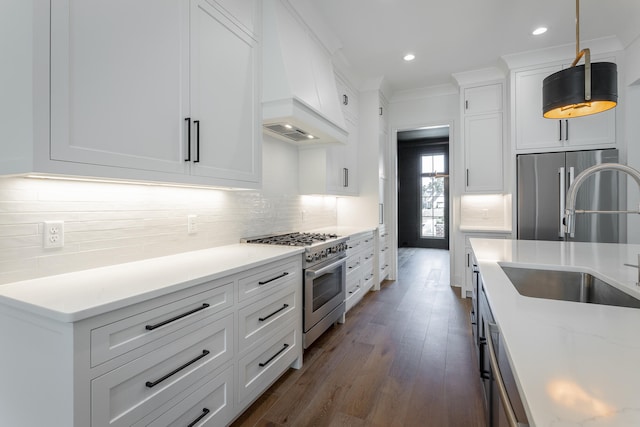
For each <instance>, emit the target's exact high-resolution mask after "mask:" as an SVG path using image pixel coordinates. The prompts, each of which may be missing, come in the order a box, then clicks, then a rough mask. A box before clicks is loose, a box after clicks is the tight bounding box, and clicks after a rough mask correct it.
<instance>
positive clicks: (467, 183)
mask: <svg viewBox="0 0 640 427" xmlns="http://www.w3.org/2000/svg"><path fill="white" fill-rule="evenodd" d="M468 186H469V169H467V187H468Z"/></svg>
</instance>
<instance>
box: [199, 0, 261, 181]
mask: <svg viewBox="0 0 640 427" xmlns="http://www.w3.org/2000/svg"><path fill="white" fill-rule="evenodd" d="M191 4H192V6H191V79H190V83H191V106H190V107H191V108H190V117H191V120H192V121H193V122H194V123H193V124H194V127H193V128H192V136H193V132H195V138H192V144H191V145H192V155H191V157H192V162H191V163H192V173H193V174H194V175H199V176H208V177H213V178H221V179H231V180H236V181H240V182H257V181H259V178H260V177H259V172H260V165H259V161H260V157H259V151H258V144H259V136H260V134H261V128H260V126H259V117H260V116H259V110H258V105H259V98H258V96H259V95H258V93H259V92H258V87H257V86H258V85H257V79H256V78H255V77H256V73H257V54H258V49H257V44H256V41H255V40H254V39H253V38H252V37H251V36H249V35H247V34H246V33H244V32H243V31H229V29H228V27H229V22H228V21H227V20H226V18H225V17H224V16H222V15H221V14H220V13H219V12H218V11H217V10H216V9H213V8H211V7H210V6H209V4H208V3H206V2H204V1H202V0H195V1H194V0H192V3H191Z"/></svg>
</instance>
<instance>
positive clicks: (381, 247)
mask: <svg viewBox="0 0 640 427" xmlns="http://www.w3.org/2000/svg"><path fill="white" fill-rule="evenodd" d="M388 236H389V235H388V233H387V229H386V227H385V226H384V225H381V226H380V227H378V267H379V268H378V286H380V283H382V281H383V280H384V279H386V278H387V277H389V266H390V264H391V251H390V250H389V238H388Z"/></svg>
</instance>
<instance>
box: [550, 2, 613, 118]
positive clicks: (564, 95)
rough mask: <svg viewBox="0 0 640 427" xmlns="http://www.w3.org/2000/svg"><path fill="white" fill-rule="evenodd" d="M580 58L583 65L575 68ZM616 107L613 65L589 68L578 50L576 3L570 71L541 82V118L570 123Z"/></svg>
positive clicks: (583, 53)
mask: <svg viewBox="0 0 640 427" xmlns="http://www.w3.org/2000/svg"><path fill="white" fill-rule="evenodd" d="M581 58H584V65H577V64H578V62H579V61H580V59H581ZM617 103H618V68H617V66H616V64H614V63H612V62H595V63H593V64H592V63H591V52H590V51H589V49H582V50H580V0H576V58H575V59H574V60H573V63H572V64H571V67H569V68H565V69H564V70H561V71H558V72H557V73H553V74H551V75H550V76H548V77H547V78H545V79H544V81H543V82H542V115H543V116H544V117H545V118H547V119H570V118H573V117H582V116H588V115H591V114H596V113H600V112H602V111H607V110H610V109H612V108H613V107H615V106H616V104H617Z"/></svg>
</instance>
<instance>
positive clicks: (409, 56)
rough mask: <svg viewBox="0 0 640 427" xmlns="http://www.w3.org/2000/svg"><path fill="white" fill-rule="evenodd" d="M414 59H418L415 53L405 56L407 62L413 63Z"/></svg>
mask: <svg viewBox="0 0 640 427" xmlns="http://www.w3.org/2000/svg"><path fill="white" fill-rule="evenodd" d="M414 59H416V56H415V55H414V54H413V53H407V54H406V55H405V56H404V60H405V61H413V60H414Z"/></svg>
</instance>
